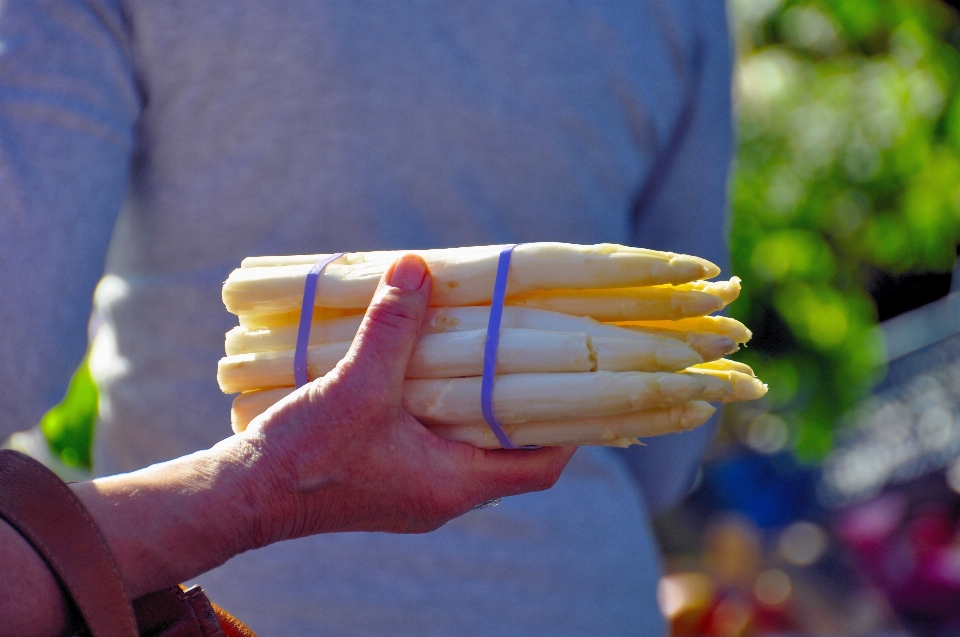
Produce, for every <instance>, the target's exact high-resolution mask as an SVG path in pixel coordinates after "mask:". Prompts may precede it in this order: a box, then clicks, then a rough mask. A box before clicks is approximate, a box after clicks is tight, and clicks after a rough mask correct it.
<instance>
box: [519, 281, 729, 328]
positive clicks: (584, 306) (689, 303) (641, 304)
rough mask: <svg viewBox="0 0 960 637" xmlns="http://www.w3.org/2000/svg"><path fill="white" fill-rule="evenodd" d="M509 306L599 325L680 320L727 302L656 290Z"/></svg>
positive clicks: (579, 294) (534, 298) (548, 296)
mask: <svg viewBox="0 0 960 637" xmlns="http://www.w3.org/2000/svg"><path fill="white" fill-rule="evenodd" d="M506 305H512V306H520V307H532V308H539V309H541V310H551V311H553V312H561V313H563V314H570V315H572V316H589V317H591V318H593V319H596V320H598V321H604V322H608V323H610V322H615V321H638V320H671V321H672V320H676V319H680V318H686V317H690V316H704V315H706V314H710V313H711V312H717V311H719V310H722V309H723V308H724V303H723V299H721V298H720V297H719V296H714V295H712V294H708V293H706V292H698V291H696V290H689V291H684V290H676V289H674V288H673V287H666V286H663V287H661V286H655V287H640V288H607V289H590V290H567V289H563V290H544V291H542V292H534V293H533V294H527V295H525V296H517V297H510V298H507V300H506Z"/></svg>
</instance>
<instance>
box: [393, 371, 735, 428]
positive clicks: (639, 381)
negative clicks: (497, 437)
mask: <svg viewBox="0 0 960 637" xmlns="http://www.w3.org/2000/svg"><path fill="white" fill-rule="evenodd" d="M708 379H710V380H714V381H716V380H720V379H714V378H712V377H710V376H705V375H702V374H670V373H665V372H585V373H569V374H509V375H504V376H498V377H497V380H496V388H495V390H494V394H493V410H494V413H495V414H496V415H497V419H498V420H499V421H500V422H501V423H503V424H516V423H521V422H529V421H531V420H570V419H578V418H592V417H597V416H615V415H618V414H623V413H627V412H630V411H640V410H643V409H652V408H654V407H672V406H673V405H679V404H682V403H685V402H687V401H690V400H698V399H700V398H701V396H702V395H703V394H704V391H705V390H706V389H707V388H710V389H711V390H712V393H713V394H716V393H718V392H717V391H716V388H718V387H721V386H723V385H726V389H727V391H726V393H729V392H731V391H733V388H732V387H730V386H729V384H728V383H725V382H723V381H720V383H713V382H710V380H708ZM690 381H694V382H690ZM696 381H701V382H696ZM480 383H481V379H480V378H445V379H425V380H408V381H405V382H404V388H403V406H404V408H406V410H407V411H409V412H410V413H411V414H412V415H413V416H414V417H416V418H417V419H418V420H420V421H421V422H424V423H435V424H444V423H446V424H466V423H475V422H483V415H482V413H481V411H480ZM723 395H725V394H723ZM710 400H716V398H712V397H711V398H710Z"/></svg>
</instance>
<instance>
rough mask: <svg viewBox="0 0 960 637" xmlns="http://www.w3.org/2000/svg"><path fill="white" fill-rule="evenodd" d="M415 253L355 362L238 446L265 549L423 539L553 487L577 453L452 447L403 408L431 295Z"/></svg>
mask: <svg viewBox="0 0 960 637" xmlns="http://www.w3.org/2000/svg"><path fill="white" fill-rule="evenodd" d="M430 287H431V278H430V275H429V272H428V271H427V266H426V264H425V263H424V262H423V260H422V259H421V258H420V257H418V256H415V255H406V256H404V257H402V258H401V259H399V260H398V261H397V262H396V263H395V264H394V265H393V266H392V267H391V268H389V269H388V270H387V272H386V273H385V274H384V277H383V279H382V280H381V282H380V286H379V288H378V290H377V293H376V295H375V297H374V300H373V302H372V303H371V305H370V307H369V309H368V310H367V313H366V316H365V317H364V320H363V324H362V325H361V327H360V330H359V332H358V334H357V338H356V339H355V340H354V343H353V346H352V347H351V349H350V351H349V353H348V354H347V356H346V357H345V358H344V359H343V361H341V362H340V364H339V365H338V366H337V367H336V369H334V370H333V371H331V372H330V373H328V374H327V375H326V376H324V377H323V378H321V379H317V380H315V381H313V382H312V383H309V384H307V385H305V386H304V387H302V388H300V389H299V390H298V391H296V392H294V393H293V394H291V395H290V396H288V397H287V398H286V399H284V400H283V401H281V402H280V403H278V404H277V405H275V406H274V407H272V408H271V409H270V410H268V411H267V412H265V413H264V414H262V415H261V416H260V417H258V418H257V419H256V420H254V421H253V422H252V423H251V424H250V426H249V427H248V428H247V430H246V431H245V432H243V433H242V434H239V435H238V438H239V440H241V441H243V442H244V443H245V444H248V445H250V447H251V448H252V449H254V450H255V451H254V452H253V453H252V457H254V458H256V460H255V462H254V463H253V464H254V466H255V467H256V468H257V469H258V471H257V472H256V473H257V474H259V475H261V476H262V475H264V474H265V475H267V476H269V477H268V479H265V480H259V481H258V483H259V486H258V489H259V490H260V491H261V493H260V494H259V497H257V500H258V501H260V500H262V501H263V502H265V503H266V506H267V508H268V510H266V511H261V514H262V517H261V524H259V525H258V527H257V529H258V530H257V533H258V537H256V538H255V539H254V540H253V543H254V544H255V545H257V546H260V545H264V544H268V543H271V542H275V541H279V540H285V539H291V538H295V537H302V536H305V535H311V534H315V533H322V532H331V531H388V532H395V533H420V532H426V531H430V530H433V529H436V528H439V527H440V526H442V525H443V524H444V523H446V522H447V521H449V520H451V519H453V518H455V517H457V516H459V515H461V514H463V513H465V512H467V511H469V510H470V509H471V508H472V507H474V506H476V505H477V504H479V503H482V502H485V501H487V500H490V499H493V498H496V497H501V496H507V495H515V494H518V493H524V492H528V491H537V490H543V489H547V488H549V487H550V486H552V485H553V484H554V483H555V482H556V480H557V479H558V478H559V476H560V473H561V471H562V470H563V468H564V467H565V466H566V463H567V462H568V461H569V459H570V457H571V456H572V455H573V453H574V451H575V449H574V448H569V447H567V448H560V447H553V448H545V449H540V450H536V451H507V450H492V451H491V450H482V449H477V448H475V447H472V446H470V445H466V444H463V443H457V442H450V441H447V440H444V439H442V438H440V437H438V436H436V435H434V434H433V433H431V432H430V431H429V430H428V429H427V428H426V427H424V426H423V425H422V424H421V423H420V422H418V421H417V420H416V419H415V418H413V416H411V415H410V414H409V413H407V412H406V411H405V410H404V409H403V407H402V406H401V392H402V388H403V378H404V372H405V370H406V367H407V362H408V360H409V358H410V354H411V352H412V351H413V348H414V346H415V344H416V342H417V336H418V332H419V329H420V324H421V323H422V321H423V317H424V314H425V312H426V309H427V301H428V299H429V297H430Z"/></svg>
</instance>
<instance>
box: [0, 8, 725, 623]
mask: <svg viewBox="0 0 960 637" xmlns="http://www.w3.org/2000/svg"><path fill="white" fill-rule="evenodd" d="M729 67H730V55H729V50H728V43H727V34H726V19H725V14H724V8H723V6H722V3H721V2H718V1H716V0H678V1H677V2H661V1H657V0H645V1H640V2H632V3H624V2H614V1H609V2H607V1H598V0H591V1H588V0H582V1H570V2H536V1H533V0H530V1H525V0H524V1H515V2H484V3H479V2H460V1H457V2H454V1H449V0H433V1H426V0H425V1H422V2H404V3H400V2H387V1H383V2H378V3H372V2H371V3H365V2H352V3H333V2H320V1H316V0H292V1H290V2H276V3H273V2H255V1H252V0H236V1H233V2H212V1H203V0H196V1H190V2H177V1H173V0H164V1H161V0H149V1H148V0H126V1H120V0H86V1H83V0H56V1H54V0H50V1H37V0H33V1H29V0H6V1H5V2H4V3H3V4H2V5H0V325H3V326H4V328H5V332H4V335H5V337H4V338H3V339H0V413H2V414H4V416H3V419H2V420H0V437H3V436H5V435H6V434H7V433H9V432H11V431H14V430H17V429H25V428H28V427H30V426H32V425H33V424H34V423H35V422H36V421H37V419H38V418H39V416H40V414H41V413H42V412H43V411H44V410H45V409H46V408H48V407H49V406H50V405H52V404H53V403H54V402H55V401H56V400H57V399H58V398H59V396H60V395H62V392H63V390H64V388H65V386H66V381H67V378H68V376H69V373H70V371H71V370H72V369H73V368H74V367H75V365H76V364H77V362H78V361H79V360H80V358H81V356H82V354H83V351H84V348H85V346H86V339H85V335H86V330H85V326H86V323H87V320H88V317H89V315H90V311H91V302H90V299H91V296H92V295H93V291H94V287H95V285H96V284H97V282H98V280H100V278H101V276H102V275H103V274H104V272H105V271H106V272H107V273H108V276H107V277H106V278H105V279H104V280H103V282H102V283H101V285H100V287H99V288H98V290H97V295H96V311H97V313H98V316H99V318H100V319H101V320H102V327H101V329H100V331H99V333H98V336H97V339H96V342H95V344H94V353H93V357H92V362H91V365H92V370H93V372H94V375H95V378H96V380H97V382H98V385H99V386H100V389H101V392H102V402H101V421H100V423H99V426H98V427H99V428H98V436H97V441H96V462H97V469H98V470H99V471H100V472H102V473H109V472H116V471H124V470H130V469H135V468H138V467H140V466H144V465H146V464H149V463H152V462H156V461H159V460H163V459H167V458H170V457H174V456H177V455H182V454H184V453H188V452H190V451H193V450H195V449H198V448H203V447H207V446H209V445H211V444H212V443H214V442H216V441H217V440H219V439H221V438H223V437H225V436H227V435H228V434H229V425H228V420H229V417H228V413H229V404H230V398H229V397H226V396H223V395H222V394H220V392H219V391H218V389H217V386H216V381H215V371H216V361H217V359H218V358H219V357H220V356H221V355H222V352H223V333H224V332H225V331H226V330H227V329H229V328H230V327H231V326H232V324H234V319H233V317H231V316H230V315H228V314H227V313H226V312H225V311H224V310H223V308H222V305H221V304H220V300H219V298H220V295H219V288H220V284H221V283H222V281H223V279H224V278H225V277H226V275H227V273H228V272H229V271H230V270H231V269H232V268H233V267H236V265H237V264H238V263H239V261H240V259H242V258H243V257H245V256H248V255H252V254H277V253H310V252H330V251H351V250H371V249H385V248H417V247H440V246H450V245H476V244H485V243H506V242H515V241H537V240H556V241H569V242H576V243H596V242H602V241H609V242H620V243H630V244H634V245H643V246H646V247H652V248H659V249H668V250H674V251H678V252H687V253H693V254H698V255H701V256H704V257H707V258H710V259H713V260H715V261H717V262H718V263H720V264H725V262H726V258H725V256H726V253H725V246H724V239H723V237H724V222H725V216H724V209H725V184H726V177H727V169H728V163H729V158H730V152H731V130H730V107H729V79H730V78H729V75H730V68H729ZM108 248H109V249H108ZM707 435H708V432H707V431H706V430H704V431H701V432H695V433H692V434H683V435H678V436H672V437H667V438H663V439H657V440H651V441H649V444H648V446H646V447H642V448H634V449H633V450H631V451H630V452H629V454H617V453H615V452H612V451H609V450H596V449H593V450H581V452H580V453H578V455H577V457H576V458H575V460H574V461H573V463H572V464H571V466H570V468H569V469H568V471H567V472H566V473H565V475H564V477H563V478H562V479H561V481H560V483H559V484H558V485H557V487H556V488H554V489H553V490H551V491H549V492H546V493H543V494H535V495H528V496H522V497H517V498H512V499H510V500H509V501H508V502H506V503H504V505H502V506H501V507H499V508H497V509H492V510H485V511H480V512H475V513H471V514H468V515H466V516H464V517H463V518H460V519H458V520H456V521H454V522H452V523H451V524H449V525H447V527H445V528H444V529H442V530H441V531H439V532H437V533H433V534H429V535H426V536H422V537H412V538H411V537H398V536H387V535H380V534H350V535H332V536H325V537H317V538H309V539H306V540H298V541H296V542H291V543H285V544H282V545H279V546H274V547H269V548H267V549H264V550H261V551H256V552H253V553H249V554H246V555H243V556H240V557H238V558H236V559H234V560H232V561H231V562H229V563H228V564H227V565H225V566H224V567H222V568H220V569H217V570H216V571H214V572H212V573H210V574H208V575H205V576H204V577H202V578H200V581H201V582H202V583H203V584H204V587H205V588H206V589H207V590H208V592H209V594H210V595H211V597H212V598H213V599H214V600H215V601H218V602H220V603H222V604H223V605H225V606H227V607H228V608H230V609H231V610H233V611H235V612H236V614H238V615H239V616H240V617H241V618H242V619H244V620H247V621H249V622H250V624H251V625H252V626H253V627H254V629H255V630H258V631H259V632H260V633H261V634H262V635H267V636H268V635H317V634H338V635H339V634H418V635H432V634H437V635H450V634H478V635H480V634H491V635H492V634H497V635H510V634H516V635H536V634H543V635H566V634H570V635H584V634H591V635H605V634H610V635H623V634H644V635H648V634H654V633H656V632H657V631H659V630H662V620H661V619H660V618H659V615H658V613H657V610H656V606H655V603H654V588H655V585H656V582H657V579H658V577H659V565H658V558H657V556H656V551H655V549H654V546H653V541H652V539H651V534H650V530H649V523H648V519H647V516H648V506H659V505H660V504H662V503H663V502H667V501H669V500H670V499H671V498H673V497H675V496H676V495H677V494H679V493H682V491H683V489H684V487H685V484H686V481H687V480H688V478H689V475H690V470H691V467H692V466H693V462H694V460H695V458H696V456H697V454H698V453H699V451H700V450H701V449H702V447H703V445H704V444H705V441H706V439H707ZM624 459H626V460H627V461H628V462H626V463H625V462H623V461H624ZM636 479H639V482H640V484H642V485H643V486H644V488H643V490H642V491H637V490H636V488H635V480H636Z"/></svg>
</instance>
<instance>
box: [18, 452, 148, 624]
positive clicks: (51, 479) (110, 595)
mask: <svg viewBox="0 0 960 637" xmlns="http://www.w3.org/2000/svg"><path fill="white" fill-rule="evenodd" d="M0 517H2V518H3V519H4V520H6V521H7V522H9V523H10V525H11V526H13V527H14V528H15V529H17V531H19V532H20V534H21V535H23V537H24V538H26V539H27V541H28V542H30V544H32V545H33V548H34V549H36V551H37V553H39V554H40V555H41V556H42V557H43V559H44V560H46V562H47V564H48V565H49V566H50V569H51V570H52V571H53V572H54V573H56V575H57V576H58V577H59V578H60V582H61V583H62V584H63V586H64V587H65V588H66V590H67V591H68V592H69V594H70V596H71V597H72V598H73V601H74V603H75V604H76V606H77V609H78V610H79V611H80V614H81V616H82V617H83V619H84V621H85V622H86V624H87V628H88V630H89V632H90V634H91V635H92V636H93V637H136V636H137V635H138V633H137V624H136V621H135V620H134V615H133V607H132V606H131V605H130V601H129V600H128V599H127V595H126V593H125V592H124V590H123V585H122V584H121V581H120V571H119V569H118V568H117V563H116V561H115V560H114V559H113V555H112V554H111V553H110V549H109V548H108V547H107V543H106V541H104V539H103V536H102V535H101V534H100V531H99V529H97V526H96V525H95V524H94V523H93V521H92V520H91V519H90V517H89V515H88V514H87V511H86V509H84V508H83V504H81V502H80V500H78V499H77V497H76V496H75V495H74V494H73V492H72V491H71V490H70V488H69V487H68V486H67V485H66V484H64V483H63V481H61V480H60V478H58V477H57V476H56V474H54V473H53V472H52V471H50V470H49V469H47V468H46V467H44V466H43V465H42V464H40V463H39V462H37V461H36V460H34V459H32V458H30V457H29V456H26V455H24V454H22V453H19V452H16V451H10V450H3V451H0Z"/></svg>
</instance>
